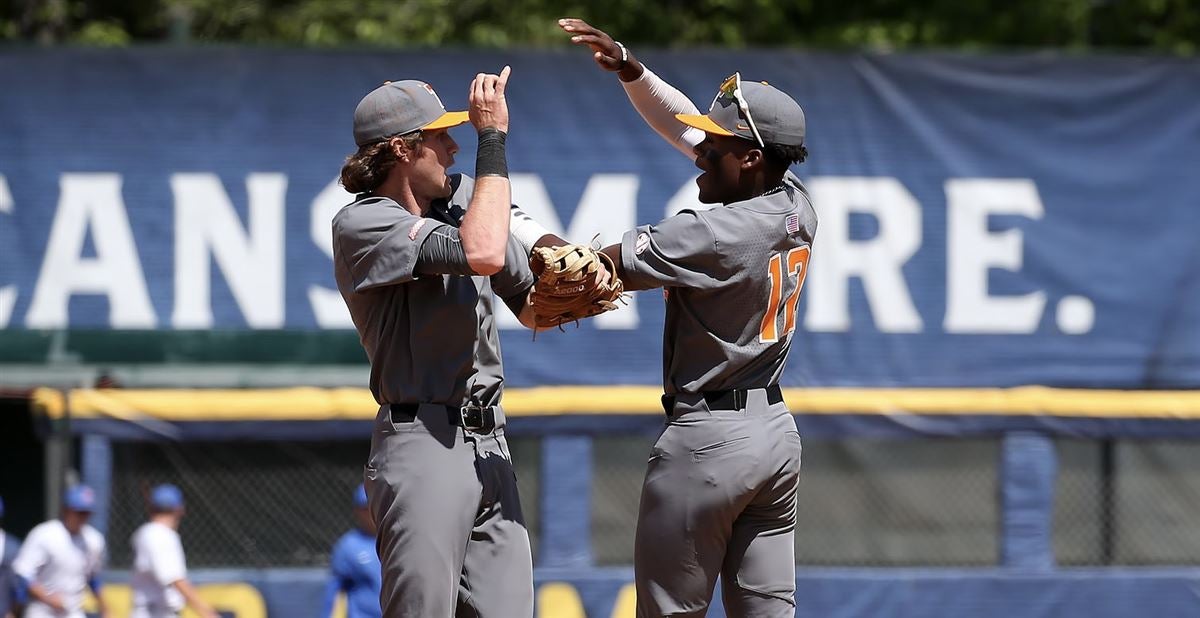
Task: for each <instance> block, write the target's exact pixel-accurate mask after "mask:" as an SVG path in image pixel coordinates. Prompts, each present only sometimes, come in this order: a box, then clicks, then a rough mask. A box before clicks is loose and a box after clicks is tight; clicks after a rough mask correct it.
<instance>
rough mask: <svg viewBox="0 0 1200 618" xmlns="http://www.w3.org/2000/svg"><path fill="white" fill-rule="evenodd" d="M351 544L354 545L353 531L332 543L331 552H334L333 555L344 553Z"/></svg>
mask: <svg viewBox="0 0 1200 618" xmlns="http://www.w3.org/2000/svg"><path fill="white" fill-rule="evenodd" d="M353 543H354V531H353V530H350V531H347V532H346V533H344V534H342V536H339V537H338V538H337V540H336V541H334V542H333V551H334V553H337V552H342V551H346V550H347V549H348V548H349V547H350V546H351V545H352V544H353Z"/></svg>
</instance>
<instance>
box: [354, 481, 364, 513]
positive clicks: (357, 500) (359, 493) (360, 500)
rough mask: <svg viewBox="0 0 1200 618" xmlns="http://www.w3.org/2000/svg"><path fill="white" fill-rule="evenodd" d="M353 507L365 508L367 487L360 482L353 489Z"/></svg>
mask: <svg viewBox="0 0 1200 618" xmlns="http://www.w3.org/2000/svg"><path fill="white" fill-rule="evenodd" d="M354 507H355V508H359V509H365V508H367V488H366V487H364V486H363V485H361V484H360V485H359V486H358V487H356V488H355V489H354Z"/></svg>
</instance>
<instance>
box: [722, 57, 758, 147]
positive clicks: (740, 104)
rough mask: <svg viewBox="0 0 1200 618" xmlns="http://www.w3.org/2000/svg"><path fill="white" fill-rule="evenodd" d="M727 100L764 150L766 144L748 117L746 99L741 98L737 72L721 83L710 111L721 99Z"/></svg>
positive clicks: (751, 119) (748, 106)
mask: <svg viewBox="0 0 1200 618" xmlns="http://www.w3.org/2000/svg"><path fill="white" fill-rule="evenodd" d="M723 97H725V98H729V99H730V100H732V101H733V102H734V104H735V105H737V108H738V111H740V112H741V113H742V116H743V117H745V118H746V123H747V124H749V125H750V131H751V132H753V133H754V139H755V140H756V141H757V142H758V145H759V146H762V147H763V148H766V146H767V144H766V143H765V142H763V138H762V136H761V135H759V134H758V127H756V126H755V125H754V117H753V116H751V115H750V104H749V103H747V102H746V97H744V96H742V73H741V72H740V71H739V72H737V73H734V74H733V75H730V76H729V77H728V78H726V80H725V81H723V82H721V87H720V88H719V89H718V90H717V96H715V97H713V102H712V105H709V108H710V109H711V108H712V107H713V106H714V105H716V104H717V101H719V100H721V98H723Z"/></svg>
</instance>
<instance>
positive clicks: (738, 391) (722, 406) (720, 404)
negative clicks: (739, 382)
mask: <svg viewBox="0 0 1200 618" xmlns="http://www.w3.org/2000/svg"><path fill="white" fill-rule="evenodd" d="M759 388H763V387H759ZM754 390H758V388H735V389H731V390H727V391H704V392H703V393H700V395H701V396H703V397H704V402H705V403H707V404H708V409H709V410H741V409H742V408H744V407H746V396H747V394H748V393H749V392H750V391H754ZM763 390H765V391H767V404H768V405H775V404H777V403H783V390H781V389H780V388H779V385H778V384H774V385H772V386H768V387H765V388H763ZM662 404H663V411H664V412H666V414H667V416H671V412H672V411H674V410H675V395H663V396H662Z"/></svg>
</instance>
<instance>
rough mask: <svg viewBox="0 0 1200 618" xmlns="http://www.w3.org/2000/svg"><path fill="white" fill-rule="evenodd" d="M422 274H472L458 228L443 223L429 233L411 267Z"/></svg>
mask: <svg viewBox="0 0 1200 618" xmlns="http://www.w3.org/2000/svg"><path fill="white" fill-rule="evenodd" d="M413 270H414V271H416V272H417V273H419V274H422V275H474V274H475V272H474V271H472V270H471V265H470V264H468V263H467V252H466V251H465V250H464V249H463V246H462V238H461V237H460V236H459V231H458V228H454V227H450V226H449V225H443V226H441V227H440V228H438V229H436V230H434V231H432V232H430V233H429V236H428V237H426V239H425V242H424V244H422V245H421V250H420V252H418V253H417V265H416V266H415V267H414V268H413Z"/></svg>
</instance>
